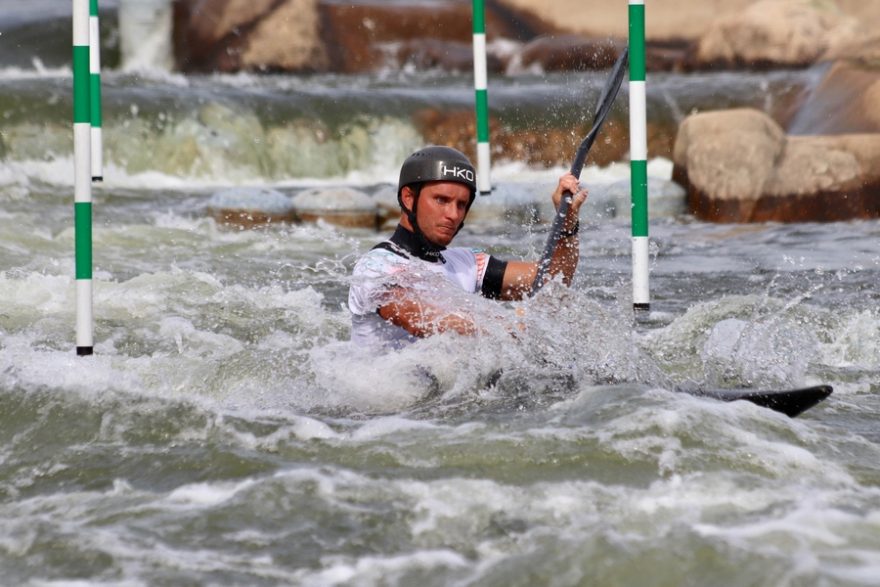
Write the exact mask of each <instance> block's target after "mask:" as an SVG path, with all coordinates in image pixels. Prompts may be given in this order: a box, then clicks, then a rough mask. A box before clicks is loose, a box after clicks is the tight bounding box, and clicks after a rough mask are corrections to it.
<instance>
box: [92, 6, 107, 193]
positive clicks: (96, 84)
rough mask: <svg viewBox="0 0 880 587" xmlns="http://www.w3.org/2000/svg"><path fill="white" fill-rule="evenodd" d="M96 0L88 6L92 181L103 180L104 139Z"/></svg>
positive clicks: (99, 36) (99, 35) (99, 37)
mask: <svg viewBox="0 0 880 587" xmlns="http://www.w3.org/2000/svg"><path fill="white" fill-rule="evenodd" d="M98 25H99V22H98V0H91V3H90V7H89V46H90V51H89V84H90V85H89V104H90V106H89V111H90V115H91V116H90V118H91V125H92V133H91V134H92V139H91V140H92V146H91V151H92V170H91V173H92V181H104V157H103V150H104V140H103V137H102V134H101V31H100V29H99V27H98Z"/></svg>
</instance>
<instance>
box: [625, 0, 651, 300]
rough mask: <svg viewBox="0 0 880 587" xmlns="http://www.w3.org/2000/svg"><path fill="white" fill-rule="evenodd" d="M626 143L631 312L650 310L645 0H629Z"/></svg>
mask: <svg viewBox="0 0 880 587" xmlns="http://www.w3.org/2000/svg"><path fill="white" fill-rule="evenodd" d="M629 59H630V61H629V133H630V134H629V142H630V178H631V179H630V181H631V188H632V190H631V191H632V270H633V308H634V309H636V310H648V309H650V305H651V303H650V289H649V286H648V269H649V267H648V249H649V241H648V161H647V160H648V132H647V105H646V89H645V86H646V83H645V82H646V79H645V0H629Z"/></svg>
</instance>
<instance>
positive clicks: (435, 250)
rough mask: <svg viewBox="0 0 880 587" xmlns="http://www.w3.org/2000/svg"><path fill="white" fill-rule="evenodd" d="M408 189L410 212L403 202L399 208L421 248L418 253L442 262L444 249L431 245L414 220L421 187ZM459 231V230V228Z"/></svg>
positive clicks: (417, 222)
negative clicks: (410, 194) (410, 199)
mask: <svg viewBox="0 0 880 587" xmlns="http://www.w3.org/2000/svg"><path fill="white" fill-rule="evenodd" d="M409 189H411V190H412V192H413V205H412V210H407V209H406V206H404V205H403V202H401V207H402V208H403V211H404V213H405V214H406V217H407V219H408V220H409V223H410V226H412V229H413V234H414V235H415V236H416V239H417V240H418V241H419V246H420V247H421V248H422V251H420V253H422V254H424V255H425V256H427V257H431V258H439V259H441V260H442V259H443V255H441V254H440V252H441V251H443V250H444V249H445V248H446V247H444V246H442V245H438V244H435V243H432V242H431V241H430V240H428V237H427V236H425V233H424V232H422V229H421V228H420V227H419V221H418V220H417V219H416V213H417V211H418V207H419V194H421V192H422V186H421V185H418V186H416V187H415V188H412V187H410V188H409ZM462 224H464V223H462ZM459 230H461V227H460V226H459ZM455 234H458V232H457V231H456V233H455Z"/></svg>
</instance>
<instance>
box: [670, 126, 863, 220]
mask: <svg viewBox="0 0 880 587" xmlns="http://www.w3.org/2000/svg"><path fill="white" fill-rule="evenodd" d="M673 162H674V168H673V179H674V180H675V181H676V182H678V183H679V184H681V185H683V186H684V187H685V189H686V190H687V201H688V207H689V209H690V211H691V212H692V213H693V214H695V215H696V216H697V217H698V218H700V219H702V220H710V221H714V222H766V221H776V222H807V221H819V222H822V221H836V220H845V219H851V218H876V217H880V196H878V194H880V134H878V135H866V134H861V135H839V136H810V137H787V136H786V135H785V134H784V132H783V131H782V129H781V128H780V127H779V126H778V125H777V124H776V123H775V122H774V121H773V120H771V119H770V118H769V117H768V116H766V115H765V114H763V113H761V112H759V111H757V110H749V109H740V110H731V111H721V112H711V113H703V114H696V115H693V116H690V117H688V118H687V119H685V121H684V122H683V123H682V125H681V128H680V129H679V134H678V137H677V139H676V143H675V150H674V153H673Z"/></svg>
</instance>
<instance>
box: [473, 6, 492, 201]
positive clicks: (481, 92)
mask: <svg viewBox="0 0 880 587" xmlns="http://www.w3.org/2000/svg"><path fill="white" fill-rule="evenodd" d="M488 81H489V74H488V72H487V68H486V8H485V5H484V0H474V92H475V93H476V110H477V189H478V190H479V192H480V193H481V194H484V195H486V194H489V192H491V191H492V179H491V177H490V167H491V163H490V152H489V91H488V89H487V88H488V85H489V84H488Z"/></svg>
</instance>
